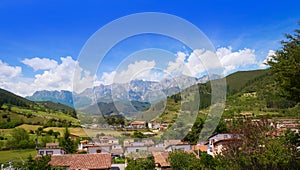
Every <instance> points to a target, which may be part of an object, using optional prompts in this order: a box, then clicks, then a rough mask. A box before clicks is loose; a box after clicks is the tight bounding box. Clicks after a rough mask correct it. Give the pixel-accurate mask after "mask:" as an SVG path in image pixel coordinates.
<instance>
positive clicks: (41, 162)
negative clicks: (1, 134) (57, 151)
mask: <svg viewBox="0 0 300 170" xmlns="http://www.w3.org/2000/svg"><path fill="white" fill-rule="evenodd" d="M50 160H51V156H50V155H46V156H42V157H38V158H36V159H33V158H32V156H31V155H29V157H28V158H27V160H26V161H25V162H24V163H23V164H20V163H15V164H14V165H13V166H14V168H15V169H19V170H51V167H50V165H49V164H48V163H49V162H50Z"/></svg>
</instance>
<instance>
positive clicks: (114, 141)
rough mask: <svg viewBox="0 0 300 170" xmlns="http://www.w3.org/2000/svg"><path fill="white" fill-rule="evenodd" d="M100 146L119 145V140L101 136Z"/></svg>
mask: <svg viewBox="0 0 300 170" xmlns="http://www.w3.org/2000/svg"><path fill="white" fill-rule="evenodd" d="M99 142H100V144H119V140H118V139H116V138H115V137H112V136H100V137H99Z"/></svg>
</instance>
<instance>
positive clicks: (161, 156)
mask: <svg viewBox="0 0 300 170" xmlns="http://www.w3.org/2000/svg"><path fill="white" fill-rule="evenodd" d="M153 156H154V161H155V165H158V167H170V163H169V162H167V159H168V156H169V153H168V152H157V153H153Z"/></svg>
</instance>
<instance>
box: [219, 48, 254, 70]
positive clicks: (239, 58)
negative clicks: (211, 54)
mask: <svg viewBox="0 0 300 170" xmlns="http://www.w3.org/2000/svg"><path fill="white" fill-rule="evenodd" d="M216 54H217V56H218V58H219V60H220V62H221V64H222V65H223V66H224V68H225V70H224V74H227V73H228V72H230V71H232V70H234V69H236V68H240V67H245V66H247V65H251V64H257V61H256V55H255V50H252V49H248V48H244V49H242V50H239V51H235V52H233V51H232V48H231V47H227V48H224V47H223V48H219V49H217V51H216Z"/></svg>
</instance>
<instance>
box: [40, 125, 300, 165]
mask: <svg viewBox="0 0 300 170" xmlns="http://www.w3.org/2000/svg"><path fill="white" fill-rule="evenodd" d="M227 121H230V120H227ZM251 121H252V122H253V123H254V124H255V123H259V122H260V121H261V120H259V119H252V120H251ZM267 122H268V126H270V127H274V128H275V131H274V132H273V133H269V134H267V135H272V136H276V137H278V136H280V135H282V134H283V133H284V131H286V130H287V129H290V130H292V131H294V132H296V133H298V131H299V127H300V124H299V122H298V120H297V119H281V120H277V121H272V120H267ZM130 126H131V128H133V129H134V130H141V129H145V128H146V124H145V122H144V121H133V122H132V123H131V125H130ZM150 126H151V128H149V126H148V128H149V129H156V130H157V128H159V127H157V126H155V125H154V126H152V125H150ZM241 135H243V134H239V135H237V134H231V133H216V134H213V135H211V136H210V137H209V138H208V140H206V141H202V142H198V143H197V144H195V145H191V144H189V143H188V142H183V141H181V140H172V139H170V140H163V141H161V142H155V141H154V140H152V139H151V138H130V137H125V138H123V139H122V140H119V139H118V138H117V137H114V136H99V137H98V138H96V137H94V138H92V139H91V140H81V141H80V143H79V144H78V147H77V154H66V151H65V150H64V149H63V148H61V147H60V146H59V143H47V144H46V147H45V148H40V149H39V150H38V156H45V155H51V161H50V162H49V164H50V165H51V166H54V167H65V168H68V169H125V167H126V166H127V161H126V160H127V158H132V159H133V160H136V159H137V158H141V157H147V155H153V157H154V161H155V169H157V170H163V169H171V166H170V163H169V162H168V155H169V153H170V152H172V151H175V150H182V151H184V152H187V153H191V154H194V155H195V157H197V158H199V154H200V153H207V154H209V155H211V156H212V157H215V156H217V155H219V154H222V152H223V151H226V148H227V147H228V146H229V145H231V144H232V142H233V141H240V140H241V138H240V137H241ZM297 149H300V148H297ZM78 153H81V154H78ZM82 153H84V154H82ZM117 159H125V162H124V163H116V162H117V161H115V160H117Z"/></svg>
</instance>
